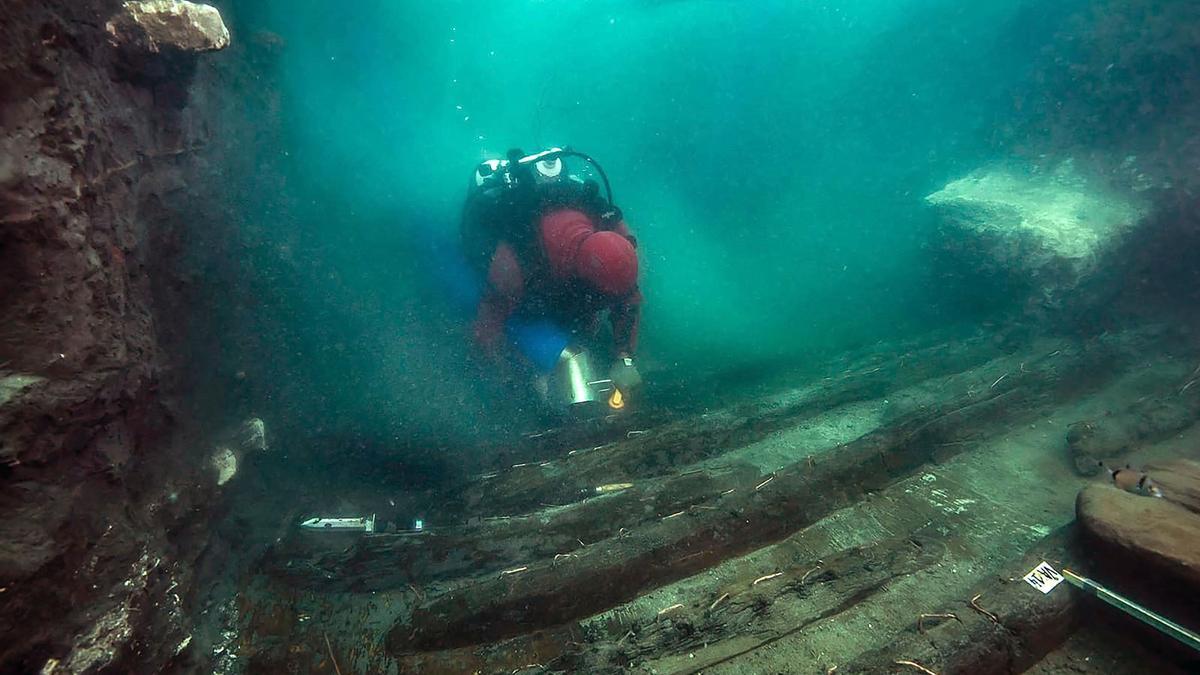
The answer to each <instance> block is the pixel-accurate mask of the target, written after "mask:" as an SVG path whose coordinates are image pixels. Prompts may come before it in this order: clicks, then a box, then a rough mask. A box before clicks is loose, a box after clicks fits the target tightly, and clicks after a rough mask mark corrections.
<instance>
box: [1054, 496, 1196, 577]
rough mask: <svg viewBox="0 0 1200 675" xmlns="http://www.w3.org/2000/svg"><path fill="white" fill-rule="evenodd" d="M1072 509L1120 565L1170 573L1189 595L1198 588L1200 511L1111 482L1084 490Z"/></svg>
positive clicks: (1152, 571) (1154, 572) (1143, 570)
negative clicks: (1135, 492) (1115, 485)
mask: <svg viewBox="0 0 1200 675" xmlns="http://www.w3.org/2000/svg"><path fill="white" fill-rule="evenodd" d="M1195 487H1200V486H1195ZM1193 489H1195V488H1193ZM1075 510H1076V513H1077V515H1078V517H1079V522H1080V524H1082V525H1083V528H1084V530H1085V531H1087V532H1088V533H1089V534H1090V535H1092V536H1093V537H1095V538H1096V539H1098V540H1099V541H1101V542H1103V543H1104V544H1107V545H1108V547H1109V548H1110V552H1111V553H1113V554H1115V555H1116V556H1118V557H1119V558H1120V559H1121V561H1122V562H1123V563H1126V564H1128V565H1130V566H1134V567H1136V568H1137V569H1138V571H1139V572H1141V573H1145V574H1166V575H1169V576H1170V577H1173V578H1174V579H1176V580H1178V581H1180V582H1182V583H1184V584H1186V585H1187V586H1188V587H1190V592H1191V593H1197V592H1200V546H1197V545H1196V542H1198V541H1200V515H1197V514H1196V513H1194V512H1192V511H1189V510H1188V509H1186V508H1184V507H1183V506H1181V505H1179V504H1177V503H1175V502H1173V501H1171V500H1170V499H1166V498H1164V499H1157V498H1154V497H1145V496H1142V495H1137V494H1132V493H1129V492H1125V491H1124V490H1119V489H1117V488H1115V487H1112V486H1110V485H1092V486H1089V487H1087V488H1084V490H1083V491H1082V492H1080V493H1079V497H1078V499H1077V500H1076V502H1075Z"/></svg>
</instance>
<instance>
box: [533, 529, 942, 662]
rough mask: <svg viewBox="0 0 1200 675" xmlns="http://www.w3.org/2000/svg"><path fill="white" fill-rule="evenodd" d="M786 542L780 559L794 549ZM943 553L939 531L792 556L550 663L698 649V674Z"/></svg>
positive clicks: (865, 594) (620, 628) (624, 658)
mask: <svg viewBox="0 0 1200 675" xmlns="http://www.w3.org/2000/svg"><path fill="white" fill-rule="evenodd" d="M783 548H784V549H785V550H779V551H776V552H775V554H776V556H777V557H780V558H787V557H788V556H789V554H791V553H796V552H797V551H790V550H786V549H787V548H788V547H783ZM944 553H945V545H944V544H943V542H942V541H941V538H940V537H936V536H927V535H916V536H912V537H892V538H888V539H884V540H881V541H877V542H874V543H872V544H869V545H866V546H855V547H851V548H847V549H844V550H842V551H839V552H837V553H835V554H834V555H831V556H826V557H825V558H824V559H822V560H816V559H810V560H804V561H802V562H798V563H795V561H792V562H793V563H795V564H790V565H787V567H785V568H784V569H782V570H781V571H780V572H778V573H777V574H771V575H764V576H761V577H757V578H740V579H736V580H731V581H728V582H726V583H725V584H723V585H722V586H721V587H720V588H718V589H717V590H716V593H717V594H716V595H715V597H712V598H697V599H694V600H692V601H689V602H687V603H686V605H685V604H680V605H678V606H676V607H674V608H664V610H663V611H662V613H661V614H659V615H657V616H653V617H649V618H646V619H643V620H640V621H637V620H635V621H632V622H629V623H621V624H620V625H617V626H613V627H611V629H610V630H609V631H608V635H607V636H605V639H603V640H598V641H594V642H591V643H588V644H585V645H581V647H580V648H578V649H575V650H572V651H569V652H567V653H566V654H564V655H563V656H562V657H560V658H559V659H558V660H556V661H555V662H554V663H553V664H551V665H552V666H553V667H554V668H555V669H565V670H567V671H569V672H589V673H593V672H602V671H606V670H614V671H616V670H619V669H621V668H626V667H628V666H631V665H633V664H635V663H637V662H639V661H644V660H646V659H648V658H658V657H662V656H666V655H670V654H680V653H685V652H690V651H697V652H699V653H698V654H697V653H693V654H692V657H693V658H690V659H688V661H687V663H688V667H687V670H688V672H697V671H700V670H703V669H704V668H708V667H710V666H713V665H717V664H719V663H723V662H725V661H728V660H730V659H733V658H735V657H737V656H740V655H742V654H745V653H747V652H750V651H753V650H754V649H757V648H759V647H762V646H764V645H767V644H770V643H772V642H776V641H778V640H780V639H783V638H785V637H787V636H789V635H792V634H794V633H797V632H799V631H801V630H804V629H805V628H807V627H809V626H811V625H813V624H816V623H819V622H821V621H824V620H826V619H829V618H831V617H834V616H837V615H838V614H841V613H842V612H844V611H846V610H847V609H849V608H851V607H853V606H855V605H857V604H858V603H860V602H862V601H864V600H865V599H867V598H869V597H871V596H872V595H874V594H875V593H878V592H880V591H882V590H883V589H884V588H885V587H886V586H887V584H889V583H891V582H893V581H895V580H896V579H899V578H901V577H905V576H908V575H910V574H913V573H914V572H917V571H919V570H922V569H926V568H928V567H930V566H931V565H933V564H935V563H936V562H938V561H939V560H941V559H942V557H943V555H944ZM780 608H783V609H780ZM696 657H699V658H696Z"/></svg>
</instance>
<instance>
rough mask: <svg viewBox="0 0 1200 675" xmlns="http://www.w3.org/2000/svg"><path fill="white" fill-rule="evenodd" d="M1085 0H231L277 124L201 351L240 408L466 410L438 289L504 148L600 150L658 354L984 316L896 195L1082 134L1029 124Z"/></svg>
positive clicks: (429, 420) (472, 408)
mask: <svg viewBox="0 0 1200 675" xmlns="http://www.w3.org/2000/svg"><path fill="white" fill-rule="evenodd" d="M1085 4H1086V3H1081V2H1064V3H1054V4H1053V5H1051V6H1046V5H1041V4H1038V5H1034V4H1025V3H1013V2H984V3H977V4H973V5H971V6H970V7H967V6H963V5H961V3H952V2H937V1H927V0H920V1H913V2H900V3H897V2H846V3H792V2H761V3H753V4H750V3H737V2H590V3H569V2H563V3H559V2H517V3H497V4H491V5H489V4H483V5H479V4H478V3H461V2H446V3H429V4H413V3H390V2H364V3H356V4H355V5H353V6H351V7H347V6H342V5H329V4H326V3H300V4H296V3H273V2H262V3H254V4H253V5H252V6H240V5H235V6H233V7H232V8H231V10H232V16H233V21H234V23H235V25H236V26H239V27H240V30H241V31H242V32H243V33H244V34H247V35H255V34H256V31H270V32H271V33H273V34H275V35H274V36H272V37H271V38H270V39H272V40H275V39H277V40H278V41H279V44H280V45H282V47H281V48H280V50H279V55H278V59H277V62H275V63H274V64H272V68H271V75H272V76H273V77H276V78H278V87H279V89H278V94H277V98H276V99H274V100H273V102H272V104H271V107H270V108H267V109H262V110H258V111H256V114H258V115H261V116H269V117H271V118H273V119H274V120H275V121H276V122H277V124H278V126H279V132H278V133H279V135H278V137H272V138H270V142H269V143H262V142H260V143H259V144H258V147H256V148H255V152H256V153H258V154H257V155H255V156H256V157H257V158H258V163H257V164H255V163H249V164H248V165H247V167H246V171H247V175H246V176H245V178H244V179H243V180H245V181H246V182H247V183H248V184H253V183H254V182H255V176H259V175H261V174H262V172H263V171H265V170H266V169H264V166H267V167H270V168H272V169H273V170H274V171H276V172H278V174H279V183H278V185H277V187H275V188H274V189H270V190H260V189H254V190H250V191H248V193H247V194H246V195H245V197H244V199H245V201H244V202H243V203H241V204H240V205H239V206H240V207H241V210H242V212H243V214H244V217H245V218H246V223H247V227H246V228H245V230H244V232H243V233H242V236H243V237H244V238H245V242H244V244H245V248H244V249H243V250H241V251H239V252H238V258H239V259H240V264H242V265H243V266H244V268H245V269H244V270H243V274H244V277H243V281H244V285H243V286H241V287H239V288H236V289H234V291H235V295H234V296H233V298H230V297H228V296H225V295H219V296H217V297H216V298H214V299H213V300H212V312H213V313H214V315H215V316H216V317H224V320H225V321H228V322H234V323H238V324H239V325H245V321H246V316H245V314H246V313H249V314H251V315H252V319H251V320H252V321H253V322H256V323H257V325H259V326H260V327H261V328H260V329H259V331H258V335H257V336H255V337H256V338H257V340H258V341H257V342H252V343H247V344H243V345H239V346H237V347H234V348H232V351H233V356H232V360H233V362H234V364H233V365H230V364H225V365H223V366H222V368H221V372H222V374H223V375H225V376H229V375H230V374H232V372H231V371H233V372H236V371H247V372H249V371H251V370H257V371H258V372H256V373H254V375H253V376H252V377H250V378H248V379H249V380H250V381H251V382H252V383H253V387H252V388H253V393H247V396H249V397H250V399H251V400H253V401H254V405H257V406H259V407H262V406H263V405H264V403H263V398H264V397H266V398H270V399H272V400H275V401H276V402H278V403H282V401H284V400H286V406H287V409H288V411H289V412H290V413H291V414H292V415H293V416H295V417H304V418H308V419H320V420H322V426H325V427H326V428H330V427H333V428H335V429H336V427H338V426H340V425H347V426H353V428H354V431H353V434H354V435H366V436H373V435H378V436H381V437H386V436H388V435H392V434H394V433H399V434H400V435H403V436H406V437H409V438H411V437H412V434H418V435H422V436H426V437H429V436H443V435H445V434H452V435H466V436H468V437H469V436H471V435H475V434H478V433H481V432H483V433H493V432H494V431H493V429H492V428H491V426H489V425H488V423H487V422H488V421H490V420H491V419H494V418H489V411H494V410H495V406H494V405H492V403H493V402H494V400H493V399H489V398H488V396H492V397H494V396H497V395H498V394H496V393H494V392H492V393H489V392H487V391H486V386H480V385H478V384H477V383H476V382H474V381H472V380H475V379H477V378H476V376H475V375H473V374H471V373H469V372H467V371H466V370H464V369H462V364H463V363H464V361H465V358H466V355H465V351H466V350H467V349H468V344H467V342H468V341H467V340H466V339H465V334H464V332H463V331H464V326H465V325H466V323H467V321H466V320H464V315H463V314H462V313H461V310H460V309H458V308H457V307H455V303H454V301H453V297H452V295H451V292H449V291H448V290H447V288H448V287H453V285H454V284H455V283H456V281H455V279H454V274H455V273H454V271H453V269H452V268H453V262H452V261H451V260H450V259H451V257H452V256H453V251H454V247H455V245H456V242H457V228H458V219H459V213H460V210H461V204H462V199H463V197H464V195H465V185H466V183H467V180H468V179H469V177H470V172H471V170H472V167H473V166H474V164H475V163H477V162H478V161H479V160H481V159H483V158H488V157H499V156H502V155H503V153H504V152H505V151H506V150H507V149H508V148H510V147H520V148H523V149H525V150H527V151H530V152H532V151H534V150H536V149H541V148H543V147H550V146H553V145H570V146H572V147H575V148H578V149H581V150H584V151H585V152H588V153H590V154H592V155H593V156H594V157H596V158H597V159H598V160H599V161H600V162H601V164H602V165H603V166H605V167H606V170H607V171H608V173H609V176H610V178H611V180H612V182H613V184H614V192H615V194H616V197H617V201H618V203H619V204H620V205H621V206H622V208H623V209H624V211H625V213H626V214H627V218H628V220H629V222H630V223H631V227H632V228H633V229H634V231H635V234H636V235H637V237H638V239H639V242H640V246H641V250H642V256H641V257H642V286H643V289H644V293H645V295H646V298H647V301H646V303H645V308H644V320H643V329H642V333H643V337H642V348H641V350H640V351H641V352H642V354H641V357H642V358H641V361H642V364H643V365H642V368H643V369H644V370H647V371H649V372H651V373H655V374H658V375H659V376H660V377H663V376H665V377H669V378H672V379H673V380H684V381H687V380H689V379H697V380H699V379H701V378H702V377H704V376H708V375H711V374H713V373H715V372H719V371H722V370H736V369H739V368H745V367H757V366H759V365H760V364H764V363H770V362H778V361H780V360H784V361H787V362H788V363H789V364H793V365H794V366H802V365H804V364H806V363H810V362H813V361H817V360H819V359H820V358H821V357H822V355H826V354H829V353H832V352H836V351H840V350H845V349H847V348H851V347H855V346H861V345H864V344H871V343H873V342H876V341H879V340H893V339H897V338H900V337H903V336H906V335H910V334H912V333H914V332H917V331H924V330H927V329H929V328H930V327H931V326H945V325H954V324H958V323H961V322H972V321H979V320H980V319H981V318H983V317H987V316H989V315H993V314H995V313H996V312H999V311H1003V310H1004V309H1005V295H1004V292H1003V289H999V292H996V289H995V288H994V286H993V285H989V284H992V283H993V282H992V281H991V280H988V279H978V278H963V277H962V275H959V274H956V272H957V270H955V269H953V268H952V267H951V266H937V265H930V264H928V261H929V260H930V255H929V249H930V248H931V247H932V248H935V249H936V247H937V246H938V245H939V242H938V240H937V237H936V232H935V215H934V214H933V213H932V212H931V211H930V209H929V208H928V207H927V205H926V204H925V203H924V201H923V197H924V196H925V195H927V194H929V193H930V192H933V191H934V190H936V189H937V188H938V187H940V186H941V185H943V184H945V183H946V182H947V181H948V180H949V179H951V178H954V177H956V176H958V175H961V174H962V173H965V172H967V171H969V170H970V169H972V168H974V167H975V166H977V165H978V164H980V163H982V162H986V161H990V160H993V159H994V158H997V157H1008V156H1012V155H1020V156H1027V157H1030V158H1031V159H1035V160H1036V158H1037V156H1038V154H1039V153H1040V152H1042V151H1043V150H1045V149H1046V148H1045V147H1044V146H1045V145H1046V144H1047V143H1053V144H1067V143H1070V142H1073V141H1076V140H1077V139H1076V138H1075V136H1078V135H1091V134H1093V133H1095V132H1096V131H1097V130H1095V129H1087V128H1078V129H1071V130H1069V131H1068V132H1066V133H1068V134H1069V135H1070V137H1068V138H1065V139H1057V138H1055V139H1053V140H1051V141H1043V140H1042V139H1037V140H1033V139H1031V133H1032V132H1033V130H1035V129H1038V128H1040V127H1044V126H1045V125H1046V124H1047V123H1050V122H1053V120H1054V114H1055V112H1056V111H1057V110H1059V109H1061V106H1062V105H1064V103H1065V104H1067V105H1073V104H1075V102H1077V101H1079V100H1081V99H1087V98H1088V97H1089V96H1091V94H1090V93H1089V92H1088V91H1087V85H1086V83H1075V82H1067V83H1064V84H1065V85H1066V88H1065V89H1055V90H1053V91H1050V90H1048V89H1047V87H1046V84H1047V83H1046V82H1045V81H1044V77H1045V69H1046V67H1047V66H1048V65H1049V64H1048V62H1049V61H1050V60H1051V59H1052V58H1057V57H1056V56H1053V57H1052V56H1049V55H1047V54H1046V53H1045V45H1046V44H1047V43H1052V42H1054V41H1055V40H1056V39H1061V38H1056V36H1058V35H1059V33H1060V32H1061V31H1063V30H1065V29H1067V28H1068V26H1066V25H1064V21H1065V17H1068V16H1071V15H1072V12H1074V11H1076V10H1078V9H1079V8H1080V7H1082V6H1084V5H1085ZM261 39H264V40H265V39H267V38H261ZM1072 48H1079V47H1077V46H1075V45H1072ZM1083 48H1086V47H1083ZM245 84H246V86H248V87H250V88H252V89H257V88H258V87H260V86H261V83H260V82H258V81H249V82H247V83H245ZM255 94H256V92H255V91H253V90H252V91H249V92H246V95H247V97H248V98H249V99H250V100H254V97H255ZM235 95H236V94H235ZM1128 95H1129V96H1137V95H1139V90H1134V91H1131V92H1129V94H1128ZM243 112H244V109H243V108H242V107H240V106H238V105H236V104H234V105H233V109H232V111H231V114H234V115H237V114H241V113H243ZM1161 114H1167V113H1166V112H1165V111H1164V112H1163V113H1161ZM1106 123H1107V124H1109V125H1111V131H1112V132H1113V133H1115V134H1119V133H1122V132H1124V131H1126V127H1127V126H1133V125H1135V124H1138V125H1140V124H1141V122H1140V121H1138V120H1133V119H1129V120H1126V119H1121V118H1120V116H1112V117H1110V118H1109V119H1108V120H1107V121H1106ZM1116 142H1118V143H1119V142H1120V140H1119V139H1118V140H1117V141H1116ZM245 151H246V148H245V147H244V146H242V147H239V148H238V150H237V152H238V153H241V152H245ZM234 299H236V300H234ZM221 333H222V331H220V330H218V331H215V332H214V334H221ZM236 364H243V365H236ZM766 367H767V368H770V367H771V366H766ZM264 371H266V372H264ZM216 386H224V382H222V383H221V384H220V385H216ZM695 393H696V394H697V395H703V391H701V390H697V391H696V392H695ZM481 397H482V398H481ZM335 411H336V412H335ZM508 414H509V413H508V412H507V411H506V413H505V414H503V415H501V416H500V418H501V419H508ZM468 420H471V421H468ZM480 420H482V422H481V421H480Z"/></svg>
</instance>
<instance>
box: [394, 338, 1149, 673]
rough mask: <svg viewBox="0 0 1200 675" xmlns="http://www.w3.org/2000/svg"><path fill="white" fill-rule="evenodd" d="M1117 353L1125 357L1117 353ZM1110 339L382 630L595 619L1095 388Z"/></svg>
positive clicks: (436, 640) (1110, 365)
mask: <svg viewBox="0 0 1200 675" xmlns="http://www.w3.org/2000/svg"><path fill="white" fill-rule="evenodd" d="M1123 356H1124V357H1125V358H1124V359H1123V358H1122V357H1123ZM1128 356H1129V354H1128V350H1127V349H1124V345H1122V342H1121V340H1120V339H1116V338H1114V339H1107V340H1096V341H1093V342H1091V343H1089V344H1088V345H1086V346H1063V347H1062V348H1061V349H1058V350H1055V351H1054V352H1052V353H1050V354H1047V355H1045V356H1043V357H1040V358H1038V359H1034V360H1031V361H1027V362H1025V363H1024V367H1023V368H1022V369H1020V370H1017V371H1015V372H1010V373H1007V376H1006V377H1005V378H1003V380H1002V381H997V382H993V383H991V385H990V386H989V385H987V384H984V386H983V387H982V388H981V389H971V390H969V391H968V393H965V394H960V395H957V396H954V397H951V398H949V399H948V400H947V401H946V403H945V404H944V405H941V406H936V407H929V408H920V409H917V410H914V411H912V412H909V413H907V414H905V415H903V416H901V417H899V418H898V419H897V420H896V421H895V422H894V423H893V424H891V425H889V426H887V427H885V428H881V429H879V430H876V431H874V432H872V433H869V434H866V435H864V436H862V437H861V438H859V439H857V440H855V441H852V442H850V443H847V444H845V445H843V446H841V447H839V448H838V449H836V450H835V451H833V452H831V453H829V454H828V455H827V456H825V457H824V458H823V459H822V461H820V462H816V463H811V462H809V461H800V462H797V463H796V464H793V465H791V466H789V467H787V468H785V469H782V470H780V471H779V472H777V473H776V474H775V475H774V476H771V477H770V479H769V480H768V481H763V482H760V483H758V484H756V485H745V486H741V487H738V488H737V489H736V490H735V491H734V492H732V493H729V494H727V495H724V496H722V497H721V498H720V499H719V500H717V501H716V502H714V503H713V505H714V506H716V507H717V508H716V509H713V510H701V511H694V512H688V513H685V514H682V515H680V516H679V517H676V518H669V519H664V520H662V521H660V522H658V523H654V524H649V525H646V526H644V527H642V528H638V529H637V530H635V531H633V532H632V533H630V534H629V535H627V536H626V537H624V538H622V539H619V540H608V541H605V542H602V543H599V544H596V545H593V546H589V547H585V548H584V549H583V550H581V551H579V552H578V553H577V555H576V557H575V558H574V559H572V560H571V561H569V562H567V563H566V564H557V565H556V564H553V562H552V561H543V562H539V563H536V564H532V565H529V566H527V569H523V570H520V571H519V572H517V573H512V574H503V575H499V576H495V577H491V578H487V579H482V580H480V581H478V582H477V583H475V584H472V585H469V586H465V587H462V588H459V589H456V590H454V591H451V592H449V593H447V594H445V595H442V596H439V597H436V598H432V599H431V600H430V601H429V602H427V603H425V604H424V605H422V606H421V607H418V608H417V609H416V610H415V611H414V613H413V615H412V617H411V620H410V621H401V622H399V623H398V624H397V625H396V626H395V627H394V628H393V629H392V630H391V631H390V632H389V635H388V647H389V649H390V650H391V651H392V652H393V653H397V654H399V653H405V652H411V651H419V650H431V649H444V648H450V647H455V646H461V645H465V644H472V643H479V642H485V641H489V640H495V639H500V638H504V637H508V636H512V635H516V634H519V633H521V632H525V631H530V630H534V629H536V628H539V627H545V626H552V625H556V624H560V623H564V622H566V621H569V620H572V619H577V618H580V617H583V616H587V615H590V614H594V613H596V612H597V611H600V610H602V609H604V608H606V607H611V606H614V605H617V604H620V603H623V602H626V601H628V600H630V599H631V598H633V597H635V596H636V595H637V594H638V593H639V592H641V591H643V590H645V589H647V588H650V587H655V586H658V585H662V584H664V583H669V582H671V581H674V580H677V579H680V578H682V577H685V576H689V575H691V574H693V573H695V572H696V571H698V570H701V569H704V568H706V567H708V566H710V565H712V564H714V563H715V562H717V561H720V560H723V559H724V558H726V557H729V556H731V555H738V554H741V553H745V552H747V551H750V550H753V549H756V548H759V547H761V546H764V545H767V544H769V543H772V542H774V541H778V540H780V539H782V538H783V537H785V536H787V535H788V534H790V533H792V532H795V531H796V530H798V529H800V528H802V527H804V526H806V525H809V524H811V523H813V522H815V521H816V520H817V519H819V518H821V517H823V516H824V515H826V514H828V513H830V512H831V511H833V510H835V509H838V508H841V507H843V506H846V505H848V504H850V503H852V502H854V501H856V500H858V499H860V498H862V497H863V496H864V495H865V494H866V493H869V492H872V491H876V490H879V489H881V488H883V487H885V486H887V485H888V484H890V483H892V482H894V481H896V480H898V479H900V478H903V477H905V476H908V475H910V474H911V473H913V472H914V471H915V470H917V469H918V468H919V467H920V466H922V465H923V464H925V463H927V462H929V461H931V460H933V459H934V458H935V457H939V456H942V457H944V456H946V455H947V454H949V453H952V452H960V451H962V450H963V449H965V448H966V447H968V446H969V445H970V443H969V442H964V441H968V440H969V439H971V438H973V437H974V436H975V435H977V434H978V433H979V432H980V431H981V430H983V429H986V428H988V425H990V424H995V423H1001V422H1002V423H1005V424H1011V423H1017V422H1020V421H1022V420H1024V419H1027V418H1028V417H1029V416H1030V415H1033V414H1037V413H1039V412H1040V411H1041V410H1042V409H1044V408H1045V407H1047V406H1050V405H1055V404H1059V403H1061V400H1062V399H1064V398H1069V397H1071V396H1074V395H1076V394H1079V393H1081V392H1083V391H1086V390H1089V389H1092V388H1094V387H1096V386H1097V385H1098V384H1100V383H1101V382H1103V381H1105V380H1107V379H1108V378H1109V377H1111V375H1112V373H1113V372H1114V371H1115V370H1116V369H1118V368H1119V367H1120V366H1122V365H1123V361H1124V360H1127V358H1128Z"/></svg>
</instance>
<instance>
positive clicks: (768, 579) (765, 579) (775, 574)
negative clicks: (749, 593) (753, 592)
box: [750, 572, 783, 587]
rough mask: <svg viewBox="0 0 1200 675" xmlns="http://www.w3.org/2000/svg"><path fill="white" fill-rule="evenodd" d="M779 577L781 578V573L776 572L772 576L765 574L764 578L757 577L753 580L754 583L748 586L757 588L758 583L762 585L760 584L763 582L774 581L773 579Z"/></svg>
mask: <svg viewBox="0 0 1200 675" xmlns="http://www.w3.org/2000/svg"><path fill="white" fill-rule="evenodd" d="M781 576H783V572H776V573H774V574H767V575H765V576H761V577H759V578H757V579H755V580H754V583H752V584H750V586H751V587H754V586H757V585H759V584H760V583H762V582H764V581H770V580H771V579H774V578H775V577H781Z"/></svg>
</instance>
